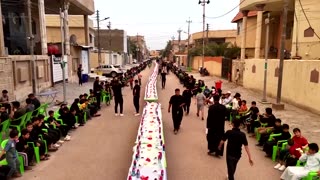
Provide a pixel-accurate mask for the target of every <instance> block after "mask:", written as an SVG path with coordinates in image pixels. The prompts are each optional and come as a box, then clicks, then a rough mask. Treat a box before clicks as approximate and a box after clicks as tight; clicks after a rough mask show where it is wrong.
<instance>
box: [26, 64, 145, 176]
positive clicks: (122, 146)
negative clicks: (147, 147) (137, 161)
mask: <svg viewBox="0 0 320 180" xmlns="http://www.w3.org/2000/svg"><path fill="white" fill-rule="evenodd" d="M149 74H151V69H150V70H149V69H148V68H147V70H145V71H143V72H142V75H143V80H142V87H145V84H146V81H147V77H148V76H149ZM69 86H70V87H71V88H68V90H69V91H68V93H69V94H68V95H70V96H71V97H73V98H76V96H77V94H76V95H75V93H79V94H80V93H81V92H79V91H80V90H79V89H80V88H79V87H78V86H77V85H75V84H70V85H69ZM73 88H75V89H78V90H74V91H73ZM89 88H91V85H86V86H85V87H81V89H83V91H82V93H84V92H87V90H88V89H89ZM123 94H124V101H125V102H124V114H125V116H124V117H115V115H114V109H113V107H114V106H113V103H112V106H110V107H105V106H104V107H103V108H102V109H103V110H102V111H101V114H102V116H101V117H97V118H94V119H93V120H91V121H89V122H88V123H87V124H86V125H85V126H84V127H80V128H79V129H77V130H76V131H74V132H73V133H72V135H71V136H72V140H71V141H70V142H66V143H65V144H64V145H63V146H62V147H61V148H60V149H59V151H57V152H55V153H52V157H51V158H50V160H49V161H46V162H41V163H40V164H39V165H37V166H36V167H35V168H34V170H32V171H28V172H27V173H25V175H24V176H23V177H22V178H20V179H23V180H124V179H126V177H127V173H128V170H129V166H130V163H131V159H132V148H133V146H134V141H135V138H136V135H137V130H138V125H139V117H135V116H134V106H133V102H132V94H131V90H130V88H129V87H127V88H124V90H123ZM141 96H142V97H141V103H140V104H141V107H143V100H142V99H143V96H144V88H142V91H141ZM71 99H72V98H71ZM69 102H70V100H69Z"/></svg>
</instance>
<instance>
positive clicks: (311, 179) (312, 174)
mask: <svg viewBox="0 0 320 180" xmlns="http://www.w3.org/2000/svg"><path fill="white" fill-rule="evenodd" d="M304 165H305V162H304V163H303V162H301V161H299V160H298V161H297V164H296V166H300V167H301V166H304ZM315 179H319V176H318V172H317V171H311V172H309V173H308V176H307V177H304V178H302V180H315Z"/></svg>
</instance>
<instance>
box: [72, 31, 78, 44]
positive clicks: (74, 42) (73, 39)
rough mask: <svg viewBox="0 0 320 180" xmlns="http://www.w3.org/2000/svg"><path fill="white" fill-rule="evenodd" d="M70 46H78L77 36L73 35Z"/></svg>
mask: <svg viewBox="0 0 320 180" xmlns="http://www.w3.org/2000/svg"><path fill="white" fill-rule="evenodd" d="M70 44H71V45H77V44H78V43H77V36H76V35H74V34H72V35H71V36H70Z"/></svg>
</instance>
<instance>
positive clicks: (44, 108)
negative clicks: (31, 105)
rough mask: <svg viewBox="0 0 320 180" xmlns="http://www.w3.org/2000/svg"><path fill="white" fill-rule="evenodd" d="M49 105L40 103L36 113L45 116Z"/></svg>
mask: <svg viewBox="0 0 320 180" xmlns="http://www.w3.org/2000/svg"><path fill="white" fill-rule="evenodd" d="M48 107H49V104H48V103H45V104H42V105H41V106H40V107H39V108H38V115H39V114H42V115H44V116H47V115H48V114H47V109H48Z"/></svg>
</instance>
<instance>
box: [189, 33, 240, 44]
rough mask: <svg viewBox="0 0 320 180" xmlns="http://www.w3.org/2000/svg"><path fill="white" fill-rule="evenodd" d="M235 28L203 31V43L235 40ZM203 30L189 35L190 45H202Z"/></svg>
mask: <svg viewBox="0 0 320 180" xmlns="http://www.w3.org/2000/svg"><path fill="white" fill-rule="evenodd" d="M236 32H237V31H236V30H209V31H206V32H204V38H205V43H206V44H207V43H217V44H219V43H232V44H235V42H236ZM202 39H203V32H196V33H193V34H192V35H191V36H190V43H189V44H190V46H191V47H194V46H202Z"/></svg>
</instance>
